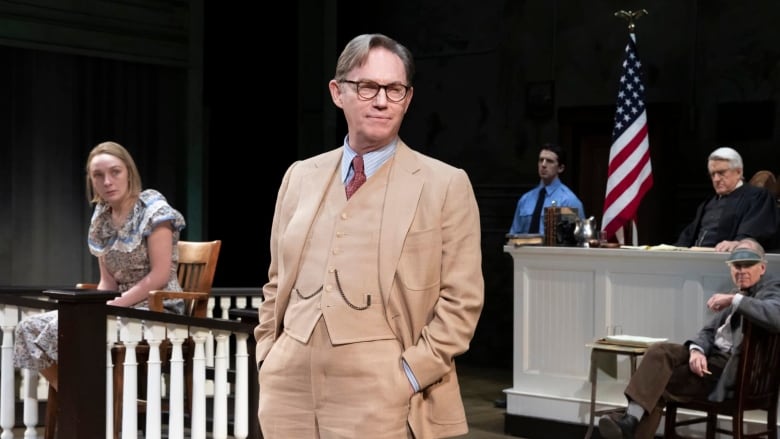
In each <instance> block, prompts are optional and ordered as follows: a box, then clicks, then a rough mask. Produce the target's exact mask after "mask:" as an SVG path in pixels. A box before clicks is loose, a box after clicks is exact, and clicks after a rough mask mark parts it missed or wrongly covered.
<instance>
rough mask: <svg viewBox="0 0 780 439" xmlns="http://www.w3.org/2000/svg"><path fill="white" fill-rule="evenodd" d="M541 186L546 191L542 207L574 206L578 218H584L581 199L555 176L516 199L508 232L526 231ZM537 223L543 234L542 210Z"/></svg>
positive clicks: (529, 224)
mask: <svg viewBox="0 0 780 439" xmlns="http://www.w3.org/2000/svg"><path fill="white" fill-rule="evenodd" d="M542 187H544V189H545V191H546V192H547V195H546V196H545V197H544V204H543V206H544V207H550V206H556V207H571V208H576V209H577V212H578V214H579V216H580V218H581V219H584V218H585V208H584V207H583V206H582V201H580V199H579V198H577V195H575V194H574V192H572V190H571V189H569V188H568V187H567V186H566V185H565V184H563V182H561V180H560V179H559V178H556V179H555V180H553V182H552V183H550V185H549V186H544V185H543V183H541V182H540V183H539V185H538V186H537V187H535V188H533V189H531V190H530V191H528V192H526V193H524V194H523V196H522V197H520V200H518V201H517V208H516V209H515V216H514V220H513V221H512V227H511V228H510V229H509V233H511V234H518V233H528V230H529V229H530V227H531V215H533V213H534V207H535V206H536V198H537V197H538V195H539V191H540V190H541V189H542ZM539 223H540V224H539V233H540V234H544V210H542V215H541V218H540V219H539Z"/></svg>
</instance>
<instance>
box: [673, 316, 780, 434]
mask: <svg viewBox="0 0 780 439" xmlns="http://www.w3.org/2000/svg"><path fill="white" fill-rule="evenodd" d="M742 331H743V334H744V338H743V341H742V346H741V349H742V354H741V357H740V359H739V366H738V370H737V381H736V383H735V388H734V396H733V397H732V398H730V399H727V400H725V401H723V402H711V401H709V400H707V399H706V398H705V399H695V400H692V401H688V402H673V401H669V402H667V404H666V422H665V427H664V437H665V438H681V437H684V436H679V435H678V434H677V430H676V427H678V426H683V425H691V424H701V423H705V424H706V426H707V433H706V434H707V436H706V437H707V438H708V439H714V438H715V434H716V433H722V434H726V435H729V436H733V437H734V438H735V439H741V438H759V437H769V438H773V439H774V438H776V437H777V405H778V389H780V334H772V333H769V332H768V331H766V330H765V329H763V328H761V327H760V326H758V325H756V324H754V323H751V322H750V321H749V320H748V319H746V318H743V319H742ZM678 409H690V410H696V411H701V412H705V413H706V415H705V416H697V417H694V418H690V419H686V420H681V421H678V420H677V410H678ZM748 410H763V411H766V425H765V426H763V427H762V429H761V431H755V432H751V433H747V432H746V431H745V423H744V414H745V411H748ZM718 415H725V416H730V417H731V430H729V429H726V428H725V427H719V426H718Z"/></svg>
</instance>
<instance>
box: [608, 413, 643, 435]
mask: <svg viewBox="0 0 780 439" xmlns="http://www.w3.org/2000/svg"><path fill="white" fill-rule="evenodd" d="M638 424H639V419H637V418H636V417H634V416H631V415H629V414H625V415H609V416H602V417H601V418H600V419H599V434H601V437H603V438H604V439H633V438H634V433H635V432H636V426H637V425H638Z"/></svg>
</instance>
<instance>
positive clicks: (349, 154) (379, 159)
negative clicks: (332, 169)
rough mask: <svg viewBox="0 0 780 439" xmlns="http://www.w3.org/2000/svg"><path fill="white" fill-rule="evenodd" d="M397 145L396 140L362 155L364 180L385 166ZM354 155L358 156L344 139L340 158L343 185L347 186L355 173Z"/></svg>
mask: <svg viewBox="0 0 780 439" xmlns="http://www.w3.org/2000/svg"><path fill="white" fill-rule="evenodd" d="M397 144H398V139H397V138H396V139H395V140H393V141H392V142H391V143H389V144H388V145H385V146H383V147H381V148H379V149H377V150H374V151H371V152H368V153H365V154H363V172H365V174H366V178H369V177H371V176H372V175H374V174H375V173H376V171H377V170H378V169H379V168H381V167H382V165H384V164H385V162H387V161H388V160H390V157H392V156H393V154H395V148H396V145H397ZM356 155H358V154H357V153H356V152H355V151H353V150H352V148H351V147H350V146H349V139H348V138H346V137H345V138H344V155H342V157H341V181H342V182H343V183H344V184H347V182H348V181H349V180H351V179H352V175H353V174H354V173H355V170H354V169H352V159H353V158H355V156H356Z"/></svg>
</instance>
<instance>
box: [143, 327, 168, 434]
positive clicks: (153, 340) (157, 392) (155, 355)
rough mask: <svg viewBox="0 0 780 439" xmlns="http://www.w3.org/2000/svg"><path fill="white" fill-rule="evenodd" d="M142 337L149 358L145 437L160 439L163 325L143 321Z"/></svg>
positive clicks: (147, 362)
mask: <svg viewBox="0 0 780 439" xmlns="http://www.w3.org/2000/svg"><path fill="white" fill-rule="evenodd" d="M144 338H145V339H146V341H147V343H149V359H148V360H147V361H146V364H147V373H146V439H160V437H162V416H161V414H162V404H161V399H162V390H161V388H160V387H161V384H160V383H161V381H162V378H161V375H162V361H161V359H160V344H162V341H163V340H164V339H165V325H162V324H158V323H155V322H150V321H145V322H144Z"/></svg>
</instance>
